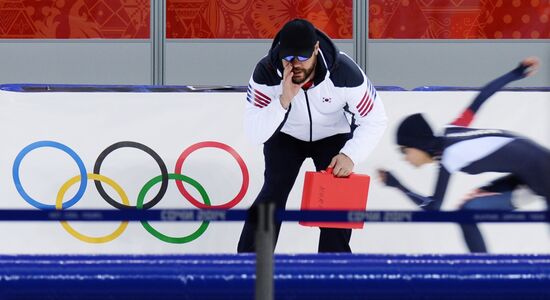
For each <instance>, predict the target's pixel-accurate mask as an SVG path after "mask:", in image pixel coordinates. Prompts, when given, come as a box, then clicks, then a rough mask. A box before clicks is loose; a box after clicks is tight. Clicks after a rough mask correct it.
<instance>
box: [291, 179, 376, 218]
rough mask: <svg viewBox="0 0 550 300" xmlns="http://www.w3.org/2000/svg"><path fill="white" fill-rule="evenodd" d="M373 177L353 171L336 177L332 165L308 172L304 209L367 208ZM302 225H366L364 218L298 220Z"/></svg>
mask: <svg viewBox="0 0 550 300" xmlns="http://www.w3.org/2000/svg"><path fill="white" fill-rule="evenodd" d="M369 183H370V177H369V176H368V175H361V174H351V175H350V176H349V177H343V178H341V177H334V175H332V169H327V171H326V172H325V171H321V172H306V177H305V181H304V192H303V194H302V207H301V209H302V210H365V209H366V208H367V198H368V195H369ZM299 223H300V225H304V226H312V227H324V228H363V226H364V222H303V221H300V222H299Z"/></svg>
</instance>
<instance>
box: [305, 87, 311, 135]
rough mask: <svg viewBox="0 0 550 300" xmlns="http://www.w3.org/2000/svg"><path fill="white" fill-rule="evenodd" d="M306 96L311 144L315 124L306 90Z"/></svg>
mask: <svg viewBox="0 0 550 300" xmlns="http://www.w3.org/2000/svg"><path fill="white" fill-rule="evenodd" d="M304 94H305V95H306V105H307V114H308V116H309V141H310V142H311V141H312V139H313V122H312V120H311V109H310V108H309V99H308V97H307V91H306V90H304Z"/></svg>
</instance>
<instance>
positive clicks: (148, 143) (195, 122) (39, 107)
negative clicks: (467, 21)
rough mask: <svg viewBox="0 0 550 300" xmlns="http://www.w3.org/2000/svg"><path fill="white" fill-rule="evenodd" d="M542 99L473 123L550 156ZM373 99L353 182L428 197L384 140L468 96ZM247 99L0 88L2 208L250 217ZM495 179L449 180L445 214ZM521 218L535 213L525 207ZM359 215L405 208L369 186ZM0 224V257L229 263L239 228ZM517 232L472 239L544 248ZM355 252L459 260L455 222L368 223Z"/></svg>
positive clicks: (299, 247)
mask: <svg viewBox="0 0 550 300" xmlns="http://www.w3.org/2000/svg"><path fill="white" fill-rule="evenodd" d="M549 94H550V93H548V92H546V93H545V92H501V93H498V94H497V95H495V96H494V97H493V98H491V100H490V101H489V102H488V103H487V104H486V105H484V107H483V108H482V110H481V111H480V113H479V116H478V118H477V119H476V123H475V124H474V126H477V127H482V128H502V129H507V130H512V131H515V132H518V133H520V134H523V135H526V136H529V137H531V138H533V139H534V140H536V141H537V142H540V143H541V144H543V145H545V146H547V147H550V124H549V123H548V119H549V117H550V115H549V114H550V113H549V112H550V101H548V100H550V95H549ZM380 95H381V97H382V99H383V101H384V105H385V107H386V111H387V113H388V118H389V127H388V130H387V133H386V135H385V136H384V138H383V140H382V141H381V143H380V144H379V146H378V147H377V148H376V150H375V152H374V153H373V154H372V155H371V156H370V158H369V159H368V161H366V162H364V163H361V164H360V165H358V166H356V168H355V171H356V172H358V173H366V174H369V175H371V176H373V178H375V177H376V176H375V170H376V168H380V167H385V168H388V169H391V170H393V171H395V173H396V175H397V176H399V178H400V179H402V180H403V181H404V183H405V184H407V185H409V186H410V187H411V188H414V189H415V190H417V191H418V192H421V193H424V194H429V193H430V192H431V188H432V187H433V184H434V181H435V171H436V170H435V168H434V167H433V166H430V167H425V168H422V169H414V168H412V167H410V166H409V165H407V164H406V163H405V162H404V161H403V160H402V157H401V156H400V154H399V153H398V151H396V147H395V145H394V143H393V142H394V137H393V134H394V132H395V128H396V125H397V123H398V122H399V121H400V120H401V119H402V117H404V116H405V115H407V114H410V113H414V112H424V113H425V114H426V116H427V117H428V119H429V120H430V121H431V122H432V123H433V125H434V126H435V127H439V128H441V126H443V125H444V124H445V123H446V122H448V121H449V120H451V119H453V118H454V117H455V116H456V115H457V114H458V113H459V112H460V111H461V110H462V109H463V108H464V107H465V106H466V105H467V104H468V103H469V101H470V100H471V99H472V97H473V96H475V92H471V91H462V92H380ZM245 96H246V95H245V94H244V93H127V92H125V93H112V92H100V93H85V92H82V93H81V92H55V93H53V92H52V93H23V92H6V91H0V124H1V128H2V131H0V135H1V136H2V140H3V144H2V147H1V148H0V191H2V193H1V194H0V208H1V209H36V210H39V209H42V210H43V209H51V210H55V209H63V210H69V211H70V210H71V209H109V208H111V209H113V210H115V209H149V208H160V209H162V208H176V209H177V208H197V207H198V208H207V207H214V208H222V209H233V208H241V209H244V208H248V207H249V206H250V205H251V204H252V202H253V201H254V198H255V197H256V195H257V194H258V192H259V191H260V189H261V187H262V184H263V155H262V146H261V145H252V144H250V143H248V142H247V141H246V139H245V137H244V133H243V127H242V126H243V125H242V124H243V122H242V117H243V113H244V105H245V98H246V97H245ZM519 99H521V104H518V101H519ZM511 111H513V114H510V112H511ZM503 116H505V118H503ZM526 120H529V121H528V122H526ZM313 169H314V167H313V163H312V162H311V161H310V160H307V161H306V163H305V164H304V166H303V168H302V170H301V173H300V175H299V176H298V179H297V180H296V183H295V186H294V188H293V190H292V192H291V194H290V197H289V200H288V204H287V207H288V208H289V209H297V208H299V206H300V199H301V190H302V187H303V176H304V172H305V171H308V170H313ZM495 176H498V174H484V175H480V176H465V175H457V176H453V179H452V183H451V187H450V188H449V190H448V193H447V196H446V199H445V204H444V209H447V210H453V209H457V207H458V206H459V205H460V201H461V199H462V197H463V196H464V194H466V193H467V192H469V191H470V190H471V189H473V188H475V187H478V186H479V185H481V184H483V183H485V182H486V181H488V180H490V179H492V178H494V177H495ZM527 208H528V209H529V208H531V209H541V208H544V206H543V205H541V202H540V201H536V200H535V201H532V202H530V204H528V206H527ZM368 209H373V210H410V209H415V206H414V205H412V204H411V203H410V201H409V200H407V199H406V198H405V197H404V196H403V195H401V194H400V193H398V192H396V191H394V190H393V189H389V188H386V187H383V186H381V185H380V184H379V183H378V182H377V181H376V180H373V182H372V184H371V190H370V195H369V202H368ZM0 223H1V224H0V226H1V228H2V233H3V235H2V238H3V239H2V242H1V243H0V254H25V253H26V254H79V253H89V254H100V253H104V254H169V253H180V254H181V253H235V252H236V245H237V241H238V239H239V235H240V231H241V229H242V222H219V223H218V222H210V223H208V222H203V223H201V222H195V223H187V222H181V223H178V222H150V223H146V222H143V223H141V222H122V223H119V222H101V223H100V222H97V223H96V222H92V223H86V222H61V223H58V222H48V223H44V222H0ZM513 226H514V227H513V228H511V227H509V226H508V227H507V225H506V224H503V225H482V227H481V228H482V230H483V232H484V233H486V234H487V241H488V244H489V245H490V246H491V247H493V249H495V250H497V251H498V250H499V249H501V250H502V252H537V251H539V252H540V251H542V250H541V249H548V248H550V241H549V240H550V239H548V238H547V227H546V226H545V225H541V224H538V225H537V224H533V225H513ZM523 228H525V229H523ZM318 235H319V231H318V229H316V228H310V227H303V226H299V225H298V224H297V223H285V224H283V226H282V229H281V234H280V238H279V243H278V245H277V252H286V253H294V252H316V249H317V243H318ZM533 236H536V237H537V239H535V238H533ZM434 237H435V238H434ZM503 237H506V238H503ZM539 237H540V238H539ZM522 238H523V239H527V240H525V241H522ZM441 240H445V243H441V242H440V241H441ZM297 241H299V242H297ZM351 246H352V249H353V250H354V252H357V253H361V252H369V253H391V252H409V253H415V252H417V253H419V252H430V253H436V252H441V253H460V252H464V251H465V247H464V245H463V242H462V240H461V236H460V233H459V231H458V229H457V225H454V224H441V225H438V226H437V227H434V226H433V225H431V224H400V225H396V224H368V225H366V226H365V229H364V230H354V233H353V236H352V242H351ZM499 247H500V248H499ZM537 249H538V250H537Z"/></svg>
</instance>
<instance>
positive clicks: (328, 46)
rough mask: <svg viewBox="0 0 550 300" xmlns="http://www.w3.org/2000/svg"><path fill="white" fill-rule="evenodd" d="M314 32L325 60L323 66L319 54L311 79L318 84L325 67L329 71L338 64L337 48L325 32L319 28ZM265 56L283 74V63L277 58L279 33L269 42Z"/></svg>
mask: <svg viewBox="0 0 550 300" xmlns="http://www.w3.org/2000/svg"><path fill="white" fill-rule="evenodd" d="M315 32H316V34H317V38H318V39H319V48H320V49H321V52H322V56H323V58H324V60H325V62H326V67H325V64H324V63H323V59H322V58H321V54H319V57H318V60H317V66H316V68H315V78H314V80H313V81H314V83H315V84H318V83H319V82H321V81H323V79H324V78H325V75H326V71H327V69H328V70H329V71H331V70H333V69H334V68H335V67H336V66H337V65H338V53H339V50H338V48H337V47H336V45H334V43H333V42H332V40H331V39H330V38H329V37H328V36H327V35H326V34H324V33H323V32H322V31H320V30H319V29H316V30H315ZM267 57H268V58H269V63H270V64H271V65H272V66H273V67H274V68H275V69H277V70H278V71H279V72H280V74H283V64H282V62H281V60H280V59H279V33H277V35H276V36H275V38H274V39H273V43H272V44H271V48H270V49H269V54H268V55H267Z"/></svg>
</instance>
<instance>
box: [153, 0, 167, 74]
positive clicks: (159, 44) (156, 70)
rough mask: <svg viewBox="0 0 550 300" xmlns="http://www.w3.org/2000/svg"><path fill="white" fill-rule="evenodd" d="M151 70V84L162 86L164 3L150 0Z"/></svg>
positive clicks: (164, 38)
mask: <svg viewBox="0 0 550 300" xmlns="http://www.w3.org/2000/svg"><path fill="white" fill-rule="evenodd" d="M150 35H151V61H152V64H151V68H152V72H153V73H152V78H151V79H152V83H153V84H154V85H163V84H164V46H165V42H166V3H165V1H164V0H151V33H150Z"/></svg>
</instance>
